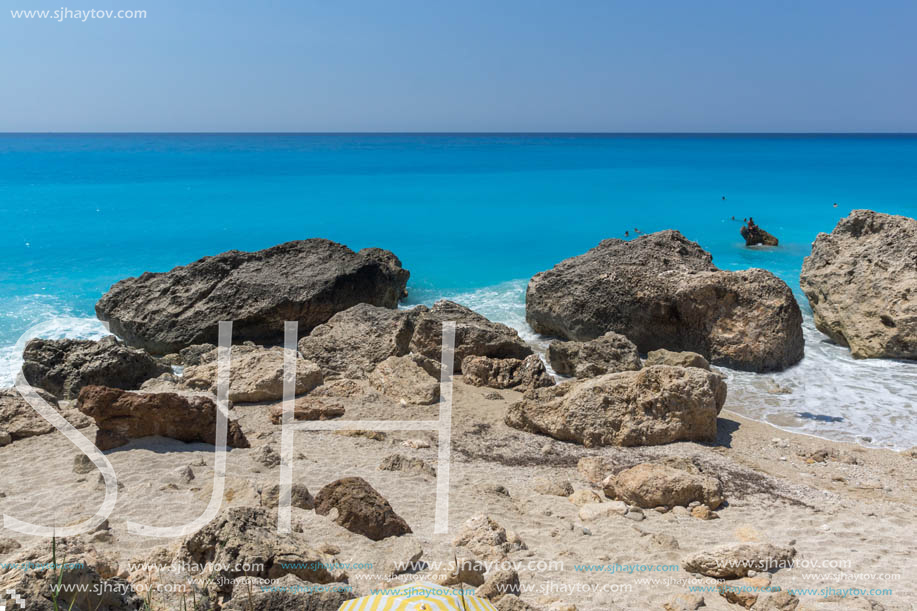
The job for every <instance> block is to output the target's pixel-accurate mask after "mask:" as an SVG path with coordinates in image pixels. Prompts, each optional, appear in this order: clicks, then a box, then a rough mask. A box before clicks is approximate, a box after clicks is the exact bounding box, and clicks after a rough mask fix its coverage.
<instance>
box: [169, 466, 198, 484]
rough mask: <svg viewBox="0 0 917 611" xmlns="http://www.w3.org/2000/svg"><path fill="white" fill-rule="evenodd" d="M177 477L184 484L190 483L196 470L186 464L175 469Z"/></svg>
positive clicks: (174, 472)
mask: <svg viewBox="0 0 917 611" xmlns="http://www.w3.org/2000/svg"><path fill="white" fill-rule="evenodd" d="M173 474H174V476H175V479H176V480H177V481H178V482H179V483H182V484H185V485H188V484H190V483H191V482H193V481H194V471H193V470H192V469H191V467H189V466H187V465H185V466H184V467H179V468H178V469H176V470H175V471H173Z"/></svg>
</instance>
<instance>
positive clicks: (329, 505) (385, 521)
mask: <svg viewBox="0 0 917 611" xmlns="http://www.w3.org/2000/svg"><path fill="white" fill-rule="evenodd" d="M332 509H337V511H338V517H337V519H335V523H337V524H338V525H339V526H343V527H344V528H346V529H347V530H349V531H351V532H354V533H357V534H360V535H363V536H365V537H367V538H369V539H372V540H373V541H380V540H382V539H384V538H386V537H397V536H399V535H404V534H407V533H409V532H411V527H410V526H408V525H407V522H405V521H404V520H403V519H402V518H401V516H399V515H398V514H396V513H395V510H394V509H392V506H391V505H390V504H389V502H388V501H387V500H385V498H384V497H383V496H382V495H381V494H379V493H378V492H376V490H375V489H374V488H373V487H372V486H370V485H369V483H368V482H367V481H366V480H364V479H362V478H360V477H345V478H343V479H339V480H336V481H334V482H332V483H330V484H328V485H327V486H325V487H324V488H322V489H321V490H320V491H319V493H318V495H317V496H316V497H315V513H317V514H318V515H322V516H324V515H328V514H329V513H330V512H331V510H332Z"/></svg>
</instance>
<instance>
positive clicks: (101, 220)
mask: <svg viewBox="0 0 917 611" xmlns="http://www.w3.org/2000/svg"><path fill="white" fill-rule="evenodd" d="M835 204H837V206H836V207H835ZM856 208H870V209H873V210H878V211H882V212H889V213H895V214H904V215H907V216H912V217H913V216H917V137H913V136H853V135H836V136H805V135H801V136H745V135H735V136H733V135H729V136H717V135H711V136H706V135H671V136H666V135H659V136H657V135H653V136H639V135H264V134H262V135H256V134H252V135H137V134H125V135H45V134H40V135H26V134H23V135H0V218H2V225H0V226H2V238H3V239H2V240H0V385H7V384H9V383H10V381H11V378H10V373H9V370H10V369H11V368H15V367H16V366H17V359H18V354H19V353H20V352H21V345H22V342H21V336H22V335H23V333H25V332H26V331H27V330H28V329H30V328H31V327H33V326H34V325H37V324H40V325H41V326H40V327H39V328H38V329H37V330H35V331H33V332H32V333H38V334H42V335H45V336H49V337H63V336H73V337H95V336H98V335H99V334H101V333H102V332H104V330H103V329H102V328H101V326H100V325H99V324H98V323H97V322H95V321H94V320H93V318H94V314H93V305H94V303H95V301H96V300H97V299H98V298H99V297H100V296H101V295H102V293H103V292H105V291H106V290H107V289H108V287H109V286H110V285H111V284H112V283H114V282H115V281H117V280H119V279H121V278H124V277H126V276H135V275H138V274H140V273H142V272H144V271H165V270H168V269H170V268H172V267H174V266H176V265H181V264H184V263H187V262H190V261H192V260H194V259H197V258H199V257H201V256H204V255H210V254H216V253H218V252H221V251H224V250H229V249H240V250H256V249H260V248H264V247H267V246H271V245H273V244H277V243H280V242H284V241H287V240H294V239H301V238H307V237H326V238H330V239H333V240H336V241H339V242H342V243H345V244H347V245H348V246H350V247H352V248H354V249H359V248H363V247H366V246H380V247H383V248H387V249H389V250H391V251H393V252H395V253H396V254H397V255H398V256H399V257H400V258H401V260H402V262H403V263H404V266H405V267H406V268H407V269H409V270H410V271H411V281H410V283H409V291H410V299H409V303H430V302H432V301H433V300H435V299H436V298H439V297H444V296H446V297H451V298H455V299H457V300H459V301H462V302H464V303H465V304H466V305H469V306H471V307H473V308H475V309H478V310H479V311H481V312H482V313H484V314H486V315H487V316H489V317H491V318H494V319H496V320H500V321H502V322H505V323H507V324H510V325H512V326H514V327H516V328H517V329H519V330H520V332H521V333H522V334H523V335H524V336H526V337H527V338H528V339H530V340H532V341H534V342H535V343H536V344H539V345H543V342H544V340H543V338H538V337H536V336H534V334H532V332H531V331H530V330H529V329H527V327H526V326H525V322H524V289H525V283H526V281H527V279H528V278H529V277H530V276H531V275H533V274H534V273H536V272H538V271H541V270H544V269H547V268H549V267H551V266H552V265H553V264H555V263H556V262H558V261H560V260H561V259H563V258H566V257H569V256H572V255H576V254H579V253H582V252H584V251H586V250H588V249H589V248H591V247H592V246H594V245H595V244H596V243H597V242H599V241H600V240H601V239H603V238H607V237H624V232H625V231H630V233H631V236H633V234H634V229H639V230H641V231H643V232H651V231H657V230H660V229H669V228H674V229H678V230H680V231H681V232H682V233H684V234H685V235H686V236H687V237H688V238H690V239H692V240H695V241H697V242H699V243H700V244H701V245H702V246H703V247H704V248H706V249H707V250H709V251H710V252H711V253H713V257H714V263H716V264H717V265H718V266H719V267H721V268H723V269H741V268H746V267H762V268H765V269H769V270H771V271H773V272H774V273H776V274H777V275H779V276H780V277H781V278H783V279H784V280H785V281H786V282H787V283H789V285H790V286H791V287H792V288H793V289H794V291H796V292H797V295H798V298H799V299H800V303H801V305H802V306H803V309H804V311H807V310H808V306H807V304H805V299H804V298H803V297H802V295H801V294H800V293H799V282H798V276H799V270H800V267H801V265H802V260H803V257H805V256H806V254H808V252H809V249H810V245H811V242H812V241H813V240H814V239H815V236H816V235H817V234H818V232H821V231H830V230H831V229H832V228H833V227H834V225H835V223H836V222H837V220H838V219H839V218H841V217H843V216H845V215H846V214H847V213H848V212H849V211H850V210H852V209H856ZM749 215H751V216H753V217H754V219H755V221H756V222H757V223H758V224H759V225H761V226H762V227H764V228H765V229H767V230H768V231H770V232H771V233H773V234H775V235H776V236H777V237H778V238H779V239H780V242H781V243H780V246H779V247H777V248H774V249H763V248H754V249H749V248H746V247H745V246H744V242H743V240H742V239H741V237H740V235H739V227H740V223H741V220H742V218H744V217H747V216H749ZM732 217H735V218H736V219H738V221H733V220H732ZM806 325H807V330H806V333H807V346H806V350H807V356H806V359H805V360H804V361H803V363H802V364H801V365H800V366H798V367H796V368H793V369H791V370H790V371H788V372H784V373H781V374H776V375H757V376H756V375H754V374H733V373H730V399H729V403H728V404H727V408H728V409H732V410H734V411H737V412H740V413H743V414H745V415H749V416H751V417H754V418H757V419H760V420H765V421H769V422H771V423H773V424H775V425H778V426H781V427H784V428H787V429H789V430H795V431H801V432H807V433H812V434H816V435H822V436H826V437H831V438H836V439H845V440H852V441H858V442H860V443H866V444H871V445H880V446H886V447H899V448H900V447H909V446H911V445H915V444H917V416H915V412H914V410H913V404H914V403H915V401H917V364H911V363H898V362H891V361H868V362H864V361H853V360H852V359H850V358H849V356H848V355H847V353H846V350H845V349H842V348H840V347H837V346H833V345H831V344H829V343H827V342H825V341H824V338H823V337H822V336H821V335H820V334H819V333H818V332H817V331H815V329H814V327H812V325H811V320H810V317H809V318H807V323H806ZM17 342H18V345H17ZM778 386H779V387H782V388H784V389H786V390H791V391H792V392H791V393H789V394H776V393H774V392H773V390H774V389H775V388H776V387H778Z"/></svg>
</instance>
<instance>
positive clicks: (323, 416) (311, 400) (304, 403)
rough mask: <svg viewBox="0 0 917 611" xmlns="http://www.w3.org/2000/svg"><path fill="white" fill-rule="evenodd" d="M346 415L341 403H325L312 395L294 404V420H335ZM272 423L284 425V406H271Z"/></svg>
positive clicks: (298, 398)
mask: <svg viewBox="0 0 917 611" xmlns="http://www.w3.org/2000/svg"><path fill="white" fill-rule="evenodd" d="M343 415H344V406H343V405H342V404H341V403H337V402H332V403H325V402H324V401H322V400H321V399H317V398H315V397H312V396H310V395H306V396H305V397H297V398H296V402H295V403H294V404H293V420H333V419H334V418H340V417H341V416H343ZM271 422H272V423H273V424H282V423H283V404H279V405H272V406H271Z"/></svg>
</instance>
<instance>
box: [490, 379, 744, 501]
mask: <svg viewBox="0 0 917 611" xmlns="http://www.w3.org/2000/svg"><path fill="white" fill-rule="evenodd" d="M725 401H726V384H725V383H724V382H723V380H722V378H721V377H720V376H719V375H717V374H714V373H711V372H708V371H703V370H701V369H696V368H682V367H668V366H663V365H659V366H654V367H647V368H644V369H641V370H639V371H625V372H621V373H611V374H607V375H604V376H600V377H598V378H591V379H588V380H583V381H576V382H569V383H566V384H560V385H558V386H553V387H550V388H541V389H537V390H534V391H531V392H529V393H526V395H525V396H524V398H523V399H522V401H519V402H517V403H514V404H512V405H511V406H510V407H509V409H508V410H507V413H506V417H505V422H506V424H507V425H509V426H511V427H513V428H517V429H521V430H523V431H528V432H531V433H540V434H544V435H549V436H551V437H553V438H555V439H558V440H560V441H573V442H576V443H581V444H583V445H585V446H586V447H595V446H605V445H619V446H636V445H659V444H664V443H671V442H673V441H713V440H715V439H716V418H717V414H719V412H720V409H721V408H722V407H723V403H724V402H725ZM657 504H658V503H657Z"/></svg>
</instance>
